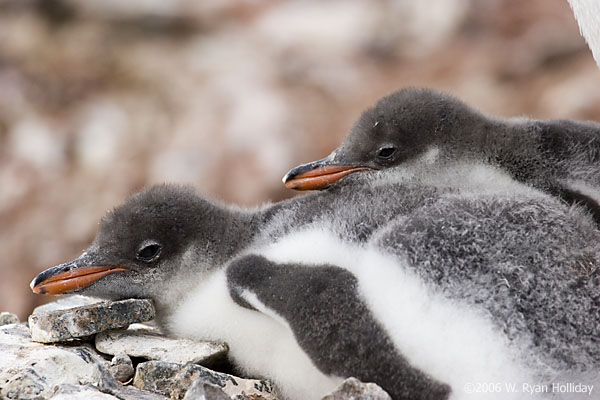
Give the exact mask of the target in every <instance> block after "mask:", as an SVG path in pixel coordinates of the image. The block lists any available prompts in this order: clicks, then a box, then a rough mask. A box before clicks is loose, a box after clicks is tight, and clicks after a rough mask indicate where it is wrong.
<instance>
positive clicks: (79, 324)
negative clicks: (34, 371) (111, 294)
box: [29, 299, 155, 343]
mask: <svg viewBox="0 0 600 400" xmlns="http://www.w3.org/2000/svg"><path fill="white" fill-rule="evenodd" d="M154 315H155V310H154V306H153V304H152V301H151V300H146V299H141V300H140V299H128V300H121V301H114V302H100V303H93V304H89V305H84V306H79V307H75V308H69V309H58V310H51V311H45V310H43V309H41V310H40V308H37V309H35V310H34V311H33V314H31V315H30V316H29V328H30V330H31V338H32V340H34V341H36V342H41V343H55V342H64V341H69V340H73V339H85V338H89V337H90V336H92V335H94V334H96V333H100V332H103V331H107V330H110V329H119V328H124V327H127V326H129V324H132V323H135V322H145V321H149V320H151V319H152V318H154Z"/></svg>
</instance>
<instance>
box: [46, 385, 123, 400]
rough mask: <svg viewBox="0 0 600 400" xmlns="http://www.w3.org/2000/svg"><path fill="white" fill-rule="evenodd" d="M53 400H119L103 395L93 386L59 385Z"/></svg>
mask: <svg viewBox="0 0 600 400" xmlns="http://www.w3.org/2000/svg"><path fill="white" fill-rule="evenodd" d="M50 399H52V400H118V399H119V398H118V397H115V396H113V395H110V394H106V393H102V392H101V391H99V390H98V388H96V387H94V386H91V385H85V386H83V385H71V384H64V385H58V386H57V388H56V391H55V392H54V394H53V395H52V397H50Z"/></svg>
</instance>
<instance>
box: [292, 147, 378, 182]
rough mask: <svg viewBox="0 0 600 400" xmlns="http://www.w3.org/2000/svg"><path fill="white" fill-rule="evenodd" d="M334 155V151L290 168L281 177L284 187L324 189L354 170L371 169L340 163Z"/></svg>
mask: <svg viewBox="0 0 600 400" xmlns="http://www.w3.org/2000/svg"><path fill="white" fill-rule="evenodd" d="M334 157H335V152H334V153H331V155H329V156H328V157H325V158H323V159H321V160H317V161H313V162H309V163H306V164H302V165H299V166H297V167H296V168H293V169H291V170H290V171H289V172H288V173H287V174H285V176H284V177H283V183H284V184H285V187H287V188H288V189H295V190H319V189H324V188H326V187H327V186H329V185H331V184H332V183H334V182H337V181H339V180H340V179H342V178H343V177H345V176H347V175H350V174H352V173H354V172H358V171H364V170H369V169H372V168H370V167H366V166H364V165H340V163H339V161H336V160H335V159H334Z"/></svg>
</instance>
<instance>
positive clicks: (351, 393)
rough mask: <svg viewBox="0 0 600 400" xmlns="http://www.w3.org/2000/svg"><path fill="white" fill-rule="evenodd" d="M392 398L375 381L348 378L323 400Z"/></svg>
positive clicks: (380, 399) (379, 399)
mask: <svg viewBox="0 0 600 400" xmlns="http://www.w3.org/2000/svg"><path fill="white" fill-rule="evenodd" d="M348 399H353V400H392V398H391V397H390V395H389V394H387V392H386V391H385V390H383V389H382V388H381V387H380V386H379V385H377V384H375V383H363V382H361V381H359V380H358V379H356V378H348V379H346V380H345V381H344V382H342V384H341V385H340V386H339V387H338V388H337V389H336V390H335V391H333V392H332V393H330V394H328V395H327V396H325V397H323V398H322V399H321V400H348Z"/></svg>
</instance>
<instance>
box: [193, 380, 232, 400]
mask: <svg viewBox="0 0 600 400" xmlns="http://www.w3.org/2000/svg"><path fill="white" fill-rule="evenodd" d="M183 400H231V397H229V396H228V395H227V393H225V392H224V391H223V390H222V389H221V388H220V387H218V386H217V385H213V384H210V383H207V382H205V381H204V380H202V379H196V380H195V381H194V383H192V386H190V388H189V389H188V390H187V392H185V396H184V397H183Z"/></svg>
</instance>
